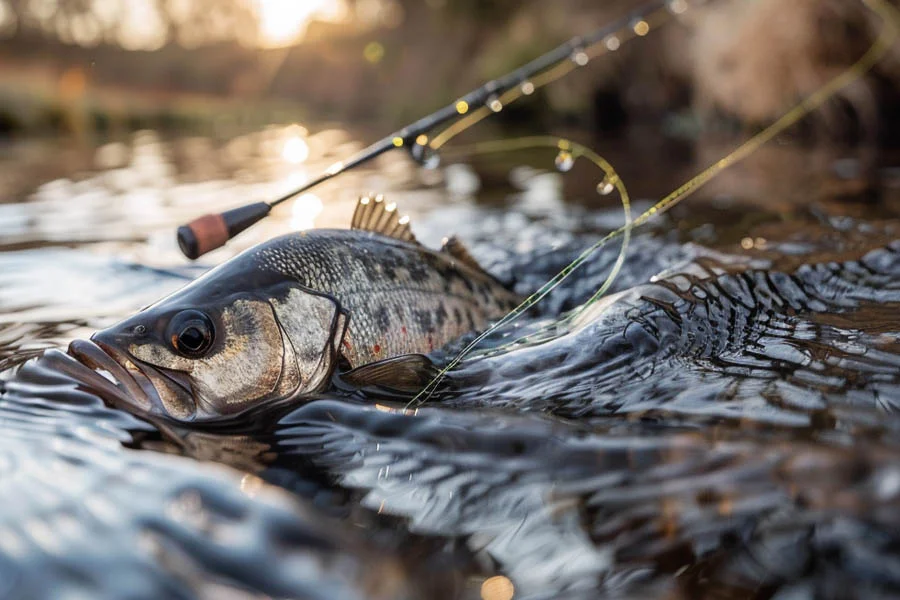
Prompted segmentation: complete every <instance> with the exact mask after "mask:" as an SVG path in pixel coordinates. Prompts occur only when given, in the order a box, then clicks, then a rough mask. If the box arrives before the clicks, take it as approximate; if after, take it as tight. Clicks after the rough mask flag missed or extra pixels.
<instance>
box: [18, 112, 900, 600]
mask: <svg viewBox="0 0 900 600" xmlns="http://www.w3.org/2000/svg"><path fill="white" fill-rule="evenodd" d="M642 144H643V142H642V141H641V140H640V139H632V140H630V141H628V142H627V143H615V144H612V143H611V144H608V145H607V146H606V147H599V148H598V150H601V151H602V152H603V153H605V154H606V155H607V156H608V157H609V158H611V159H612V162H613V164H614V165H616V166H617V167H618V168H620V169H621V175H622V178H623V180H624V181H625V183H626V185H629V187H630V189H631V191H632V195H633V196H634V197H636V198H638V199H639V200H638V201H637V202H636V204H637V207H636V210H637V211H640V210H643V209H645V208H646V207H648V206H649V203H648V202H647V201H646V200H640V198H646V197H651V196H656V197H658V196H661V195H663V194H664V193H666V192H668V191H669V190H670V189H671V188H673V187H674V186H675V185H676V184H677V183H680V181H682V180H684V179H686V178H687V177H688V176H689V175H690V174H691V173H693V172H694V171H696V170H697V168H698V167H699V166H702V165H704V164H706V163H708V162H711V160H714V159H715V157H716V156H717V153H720V152H721V151H722V150H723V149H725V148H727V144H726V143H724V142H723V143H720V142H717V141H707V143H704V144H702V145H700V146H698V147H697V148H696V149H695V150H694V152H693V154H686V155H685V154H683V153H682V154H675V153H672V152H671V148H665V147H663V148H656V149H655V150H653V149H652V148H649V147H646V146H643V145H642ZM360 147H361V144H359V143H358V142H357V141H355V139H354V137H353V136H350V135H349V134H347V133H345V132H343V131H341V130H325V131H320V132H318V133H314V134H313V135H309V136H308V135H306V132H305V131H304V130H302V129H300V128H297V127H293V128H272V129H269V130H266V131H263V132H257V133H254V134H251V135H248V136H244V137H241V138H237V139H233V140H208V139H177V140H165V139H161V138H160V137H159V136H157V135H155V134H153V133H152V132H142V133H139V134H136V135H135V136H134V137H133V138H131V139H128V140H124V141H123V142H121V143H116V144H110V145H106V146H102V147H100V148H97V149H91V150H89V151H88V150H86V149H84V148H82V149H52V150H51V149H50V148H52V147H46V146H44V147H41V146H40V144H32V145H29V146H28V148H24V147H20V146H13V147H12V148H9V149H7V151H6V152H5V154H4V157H3V159H2V162H0V173H2V177H0V186H2V188H0V189H2V193H3V194H4V198H6V199H7V200H8V201H6V202H5V203H2V204H0V232H2V233H0V371H2V374H0V385H2V386H3V387H2V389H3V395H2V400H0V429H2V438H0V439H2V440H3V442H2V453H0V494H2V495H3V499H4V502H3V505H4V506H5V507H6V508H5V509H4V510H3V511H2V514H0V572H2V573H3V574H4V575H3V577H0V582H3V585H4V586H6V587H5V588H4V589H3V592H4V593H5V594H6V595H8V596H11V597H59V595H60V594H65V595H67V596H68V597H92V598H94V597H108V598H118V597H122V596H124V595H128V594H136V595H138V596H139V597H144V596H146V597H159V596H166V597H216V598H219V597H235V598H238V597H240V598H244V597H253V598H256V597H267V596H275V597H301V598H336V597H339V598H355V597H359V598H402V597H411V598H412V597H422V598H445V597H446V598H453V597H462V598H478V597H480V596H483V597H486V598H491V599H496V598H505V597H507V596H508V590H509V589H510V586H512V587H513V589H514V597H515V598H559V597H575V598H577V597H586V598H592V597H597V596H600V597H615V598H618V597H645V596H660V595H667V596H670V597H686V598H695V597H703V596H709V597H713V596H714V597H757V596H758V597H771V596H776V597H834V596H835V594H837V595H838V596H839V595H840V593H839V592H837V590H843V589H853V590H854V591H855V593H856V594H857V595H859V596H871V597H889V596H892V595H895V594H897V593H898V592H900V566H898V565H897V564H896V552H897V548H898V543H900V533H898V532H900V529H898V525H900V523H898V517H897V515H898V514H900V512H898V511H897V504H898V502H900V468H898V466H897V464H898V463H897V458H898V457H900V453H898V452H900V448H898V424H900V420H898V419H897V417H896V414H895V413H896V407H897V405H898V403H900V386H898V383H900V318H898V316H897V315H898V314H900V313H898V308H900V284H898V282H900V244H898V242H897V238H898V236H897V226H898V221H897V220H896V214H897V213H896V208H897V206H898V204H897V197H896V189H897V186H896V182H895V181H893V180H892V176H893V175H892V173H890V172H886V173H885V180H886V185H887V187H886V193H885V195H884V198H883V199H882V201H881V202H880V203H878V204H871V203H870V204H865V203H852V202H847V201H837V200H835V199H834V197H835V194H834V193H833V190H825V191H823V190H822V189H821V188H822V186H823V182H824V183H829V182H830V183H831V184H834V183H835V182H834V181H833V180H831V179H829V178H828V177H827V175H826V174H823V171H822V160H821V156H819V155H817V154H816V153H811V152H808V151H807V150H804V149H801V148H797V147H793V146H790V145H775V146H771V147H768V148H766V149H764V150H763V151H762V152H761V153H760V154H758V155H756V156H754V157H752V158H751V159H750V160H749V161H748V162H747V163H745V164H743V165H740V166H739V167H738V168H737V169H735V170H734V171H730V172H728V173H726V174H724V176H723V177H722V178H720V179H718V180H716V181H715V182H714V183H713V184H712V185H711V186H710V187H709V188H707V189H705V190H704V191H703V193H702V194H701V195H699V196H697V197H694V198H691V199H689V200H687V201H686V203H685V204H683V205H681V206H680V207H678V208H676V209H675V210H674V211H673V212H672V213H671V214H669V215H666V216H663V217H662V218H659V219H657V220H655V221H653V222H651V223H650V224H649V225H648V226H647V227H646V228H644V229H642V230H640V231H636V232H635V237H634V239H633V240H632V244H631V247H630V250H629V253H628V254H627V256H626V259H625V262H624V266H623V269H622V271H621V273H620V275H619V277H618V278H617V279H616V280H615V283H614V285H613V287H612V288H611V289H610V292H609V294H608V295H607V296H606V297H605V298H603V299H601V300H600V301H599V302H597V303H596V304H594V305H592V306H591V307H590V308H588V309H586V310H583V311H579V310H578V307H579V306H580V305H581V304H582V303H583V302H585V301H586V300H587V299H588V298H590V297H591V295H592V294H593V292H594V291H595V290H596V289H597V288H598V287H599V286H600V284H601V283H602V282H603V280H604V278H605V277H606V276H607V274H608V272H609V269H610V268H611V266H612V264H613V263H614V261H615V260H616V257H617V254H618V249H619V246H618V242H613V243H612V244H610V245H608V246H607V247H604V248H602V249H601V250H599V251H598V252H597V254H596V255H595V256H594V257H593V258H592V259H591V260H590V261H589V262H588V263H587V264H585V265H584V266H583V267H582V268H581V269H579V271H577V272H576V274H575V275H574V276H573V277H572V278H570V279H569V280H567V281H566V282H565V283H564V284H563V285H561V286H560V287H559V288H557V289H556V290H554V291H553V292H552V293H551V294H550V295H549V296H548V297H547V298H546V299H545V301H543V302H542V303H540V304H539V305H538V306H537V307H536V309H534V310H533V311H531V312H529V314H528V315H526V316H525V317H524V318H523V319H521V320H520V321H518V322H517V323H516V324H515V325H514V326H513V327H510V328H508V329H504V330H503V331H501V332H499V333H498V334H496V335H493V336H491V337H490V338H489V339H488V340H486V341H485V343H484V344H483V345H482V346H481V347H480V348H479V350H478V351H476V352H475V353H474V354H473V356H472V357H471V358H470V359H469V360H467V361H465V362H464V363H463V364H462V365H461V366H460V367H459V368H458V369H456V370H455V371H453V372H452V373H451V374H450V376H449V378H448V381H447V382H446V385H445V386H443V387H442V388H441V389H440V390H439V391H438V392H437V393H436V394H435V395H434V396H433V397H431V398H430V399H429V401H428V402H427V403H425V404H423V405H417V406H413V407H409V408H407V407H405V406H404V405H403V404H398V403H396V402H393V401H391V400H390V399H387V398H376V397H374V396H368V397H365V396H362V395H359V394H356V395H349V396H348V395H341V394H337V393H328V394H325V395H323V396H321V397H316V398H311V399H309V400H308V401H306V402H302V403H295V404H294V405H288V406H268V407H261V408H260V409H258V410H256V411H253V412H252V413H250V414H246V415H242V416H241V417H240V418H239V419H232V420H230V421H225V422H221V423H218V424H214V425H207V426H204V427H197V426H194V427H190V426H186V425H183V424H175V423H170V422H156V421H154V422H146V421H143V420H140V419H137V418H136V417H133V416H131V415H130V414H129V413H128V411H127V405H123V404H122V403H121V402H120V401H118V399H119V398H120V394H118V392H117V391H116V390H114V389H113V388H112V384H111V383H110V382H108V381H107V380H106V379H104V378H103V377H101V376H100V375H98V374H97V373H94V372H93V371H90V370H89V369H87V368H86V367H84V366H82V365H80V364H78V363H76V362H75V361H74V360H73V359H71V358H69V357H68V356H66V355H65V354H63V353H62V352H59V351H55V350H51V351H48V352H46V353H44V351H45V349H46V348H64V347H65V345H66V344H67V343H68V341H69V340H72V339H75V338H84V337H87V336H88V335H90V333H91V332H92V331H94V330H95V329H97V328H100V327H103V326H105V325H108V324H110V323H112V322H114V321H116V320H118V319H120V318H122V317H124V316H126V315H128V314H131V313H132V312H134V311H135V310H137V309H139V308H140V307H141V306H144V305H146V304H149V303H150V302H152V301H154V300H156V299H158V298H159V297H161V296H162V295H164V294H166V293H168V292H170V291H172V290H174V289H176V288H177V287H179V286H181V285H183V284H184V282H186V281H189V280H190V279H192V278H193V277H195V276H196V275H198V274H199V273H201V272H203V271H204V270H205V268H207V267H208V266H209V265H212V264H215V263H217V262H220V261H222V260H225V259H227V258H228V257H229V256H231V255H233V254H234V253H235V252H237V251H239V250H240V249H242V248H245V247H249V246H250V245H253V244H254V243H257V242H259V241H261V240H263V239H267V238H269V237H271V236H273V235H276V234H279V233H282V232H285V231H289V230H291V229H296V228H306V227H311V226H319V227H329V226H338V227H339V226H345V224H346V223H347V221H348V220H349V215H350V214H351V212H352V207H353V204H354V202H355V200H356V196H357V195H358V194H359V193H362V192H366V191H370V190H374V191H378V192H384V193H386V194H387V195H388V196H389V198H390V199H391V200H392V201H395V202H397V203H398V204H399V206H400V208H401V210H403V211H408V212H409V214H410V215H411V217H412V222H413V226H414V230H415V231H416V233H417V236H418V237H419V239H420V240H422V241H424V242H425V243H426V244H430V245H437V243H438V242H439V240H440V239H441V238H442V237H443V236H445V235H449V234H451V233H456V234H458V235H460V237H461V238H462V239H463V240H464V241H466V242H467V244H468V245H469V246H470V247H471V249H472V251H473V253H474V254H475V255H476V257H478V258H479V259H480V260H481V261H482V263H483V264H484V265H485V266H486V267H487V268H488V269H489V270H491V271H492V272H494V273H495V274H496V275H497V276H498V277H499V278H500V279H501V280H503V281H505V282H506V283H508V284H509V285H510V286H511V287H513V288H514V289H516V290H517V291H518V292H520V293H523V294H527V293H530V292H532V291H534V290H535V289H537V288H538V287H539V286H540V285H541V284H542V283H543V282H544V281H546V280H547V279H548V278H549V277H551V276H552V275H553V274H555V273H556V272H557V271H558V270H560V269H561V268H562V267H563V266H565V265H566V264H567V263H568V262H569V261H570V260H572V259H573V258H574V257H575V256H577V255H578V253H579V252H580V251H581V250H582V249H583V248H585V247H587V246H589V245H590V244H592V243H593V242H594V241H596V240H597V239H598V238H599V237H600V236H602V235H603V234H604V233H606V232H608V231H610V230H612V229H614V228H616V227H618V226H619V225H620V224H621V222H622V214H621V208H620V207H619V206H618V205H617V199H616V194H610V195H609V196H600V195H598V193H597V190H598V184H601V183H602V182H601V181H600V179H602V174H597V173H595V172H593V171H591V170H590V169H586V168H584V167H583V165H582V164H581V163H576V164H575V165H573V167H574V168H572V169H571V170H570V171H569V170H567V171H568V172H566V173H559V172H558V171H557V169H556V166H555V165H554V155H553V153H552V152H549V153H546V155H534V156H532V155H528V154H525V155H522V154H520V155H516V156H512V157H509V158H505V159H504V160H503V161H501V162H497V161H484V160H476V161H474V162H472V163H463V164H452V165H444V166H442V168H441V169H430V170H426V169H420V168H418V167H417V166H416V165H415V164H414V163H413V162H412V160H411V159H410V158H408V157H406V156H404V155H402V153H396V154H393V153H392V154H389V155H387V156H385V157H383V158H382V159H380V162H378V163H377V164H376V165H374V167H373V168H371V169H366V170H362V171H359V172H356V173H351V174H349V175H347V176H346V177H341V178H338V179H337V180H336V181H333V182H330V183H329V184H327V185H326V186H324V187H323V188H321V189H317V190H314V193H313V194H309V195H305V196H302V197H300V198H298V199H297V200H296V201H295V202H293V203H292V204H289V205H287V206H285V207H282V208H281V209H279V211H278V212H277V214H276V215H275V216H274V218H272V219H270V220H267V221H265V222H264V224H261V225H260V226H259V227H257V228H254V229H253V230H251V231H249V232H247V233H246V234H245V235H244V236H242V237H240V238H239V239H237V240H235V242H234V244H230V245H229V246H228V247H226V248H224V249H221V250H219V251H217V252H216V253H214V254H212V255H209V256H208V257H205V258H204V259H203V261H202V264H199V265H191V264H187V263H186V262H185V261H184V260H183V259H182V258H181V256H180V254H179V253H178V251H177V248H176V246H175V243H174V236H173V230H174V227H175V226H176V225H178V224H180V223H181V222H183V221H185V220H188V219H190V218H192V217H194V216H197V215H198V214H201V213H203V212H211V211H217V210H221V209H223V208H227V207H229V206H236V205H240V204H243V203H246V202H249V201H255V200H259V199H265V198H268V197H273V196H277V195H279V194H280V193H281V192H283V191H284V190H286V189H289V188H290V187H292V186H294V185H296V184H298V183H301V182H302V181H303V180H304V179H305V178H308V177H311V176H314V175H315V174H317V173H318V172H319V171H320V170H322V169H324V168H325V167H327V166H328V165H329V164H331V163H332V162H334V160H337V159H339V158H343V157H345V156H347V155H349V154H350V153H352V152H353V151H354V150H356V149H359V148H360ZM26 150H27V151H26ZM48 152H50V154H48ZM677 156H684V158H682V159H673V157H677ZM35 157H42V158H43V159H47V158H48V157H50V158H49V160H44V161H43V163H41V162H40V161H38V160H37V159H36V158H35ZM839 183H840V182H838V184H839ZM573 310H574V311H575V312H572V311H573ZM516 340H519V341H516ZM464 343H465V340H460V341H458V342H456V343H454V344H451V347H450V348H447V349H444V350H443V351H440V352H438V353H436V355H435V358H436V359H437V360H448V359H449V358H450V357H452V356H453V354H454V350H455V349H458V348H459V347H461V346H462V345H463V344H464ZM38 355H41V357H40V358H38V359H36V360H32V361H31V362H25V361H27V360H28V359H30V358H32V357H34V356H38ZM22 363H25V364H22ZM104 400H106V402H105V403H104ZM123 409H124V410H123ZM497 577H502V578H504V579H497ZM850 586H852V588H850Z"/></svg>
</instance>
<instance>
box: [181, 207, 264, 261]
mask: <svg viewBox="0 0 900 600" xmlns="http://www.w3.org/2000/svg"><path fill="white" fill-rule="evenodd" d="M271 210H272V207H271V206H270V205H269V204H268V203H266V202H256V203H255V204H248V205H247V206H241V207H238V208H233V209H231V210H226V211H225V212H223V213H220V214H216V215H203V216H202V217H198V218H196V219H194V220H193V221H191V222H190V223H188V224H187V225H182V226H181V227H179V228H178V247H179V248H181V252H182V253H183V254H184V255H185V256H186V257H188V258H189V259H191V260H195V259H197V258H200V257H201V256H203V255H204V254H206V253H207V252H211V251H213V250H215V249H216V248H221V247H222V246H224V245H225V243H226V242H228V240H230V239H231V238H233V237H234V236H236V235H237V234H239V233H240V232H242V231H244V230H245V229H247V228H248V227H250V226H251V225H253V224H254V223H256V222H258V221H260V220H261V219H263V218H264V217H266V216H267V215H268V214H269V212H270V211H271Z"/></svg>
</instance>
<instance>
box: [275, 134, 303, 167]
mask: <svg viewBox="0 0 900 600" xmlns="http://www.w3.org/2000/svg"><path fill="white" fill-rule="evenodd" d="M281 157H282V158H283V159H284V160H286V161H287V162H289V163H291V164H292V165H299V164H300V163H302V162H304V161H305V160H306V159H307V158H309V144H307V143H306V140H304V139H303V138H302V137H300V136H298V135H297V136H291V137H289V138H288V139H287V140H285V142H284V147H283V148H282V149H281Z"/></svg>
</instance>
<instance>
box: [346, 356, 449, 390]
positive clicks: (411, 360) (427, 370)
mask: <svg viewBox="0 0 900 600" xmlns="http://www.w3.org/2000/svg"><path fill="white" fill-rule="evenodd" d="M438 373H440V370H439V369H438V368H437V367H435V366H434V364H433V363H432V362H431V361H430V360H428V357H427V356H425V355H424V354H403V355H401V356H395V357H393V358H387V359H385V360H380V361H378V362H374V363H369V364H367V365H363V366H361V367H357V368H355V369H352V370H350V371H347V372H346V373H342V374H341V379H342V380H343V381H344V382H345V383H348V384H350V385H351V386H353V387H355V388H360V389H361V388H366V387H378V388H383V389H387V390H392V391H397V392H406V393H416V392H418V391H420V390H421V389H422V388H424V387H425V386H426V385H428V384H429V383H431V380H432V379H434V378H435V377H436V376H437V375H438Z"/></svg>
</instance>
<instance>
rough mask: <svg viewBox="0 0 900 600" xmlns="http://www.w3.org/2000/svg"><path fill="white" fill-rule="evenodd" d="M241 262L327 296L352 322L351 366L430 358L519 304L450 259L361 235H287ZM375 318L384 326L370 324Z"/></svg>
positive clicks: (319, 232)
mask: <svg viewBox="0 0 900 600" xmlns="http://www.w3.org/2000/svg"><path fill="white" fill-rule="evenodd" d="M246 260H251V261H253V263H254V264H253V265H252V267H250V268H253V269H261V270H266V269H268V270H275V271H277V272H278V273H279V274H281V275H285V276H288V277H291V278H293V279H296V280H297V281H298V282H300V283H301V284H302V285H304V286H306V287H309V288H310V289H313V290H318V291H323V292H325V293H328V294H329V295H333V296H334V297H335V298H336V299H337V300H338V301H339V302H340V303H341V305H342V307H343V308H345V309H346V310H347V311H348V312H349V314H350V324H349V331H348V336H347V338H346V340H345V341H346V342H347V344H345V355H346V357H347V359H348V360H349V361H350V363H351V364H352V365H354V366H356V365H359V364H365V363H368V362H372V361H374V360H379V359H382V358H385V357H388V356H396V355H400V354H409V353H416V352H428V351H431V350H433V349H435V348H437V347H440V346H442V345H444V344H446V343H447V342H449V341H450V340H452V339H455V338H457V337H459V336H461V335H463V334H465V333H467V332H469V331H473V330H476V329H481V328H483V327H484V326H486V325H487V323H488V322H489V321H490V320H491V319H495V318H499V317H500V316H502V315H503V314H504V313H505V312H506V311H508V310H510V309H511V308H513V307H514V306H515V305H516V304H517V302H518V298H517V297H516V296H515V295H513V294H512V293H511V292H509V291H508V290H506V289H505V288H503V287H502V286H501V285H500V284H499V283H497V282H496V281H494V280H493V279H492V278H491V277H490V276H488V275H487V274H484V273H479V272H477V271H475V270H474V269H472V268H469V267H468V266H467V265H465V264H462V263H460V262H458V261H455V260H453V257H451V256H449V255H448V254H445V253H439V252H433V251H431V250H428V249H427V248H425V247H423V246H421V245H418V244H414V243H409V242H403V241H399V240H393V239H390V238H386V237H384V236H382V235H379V234H377V233H372V232H367V231H357V230H327V229H323V230H313V231H309V232H302V233H298V234H290V235H288V236H284V237H281V238H277V239H275V240H272V241H271V242H268V243H266V244H263V245H262V246H260V247H259V248H258V249H255V250H254V251H252V253H251V254H250V255H248V256H247V257H246ZM376 311H378V312H381V313H383V312H387V314H388V315H389V319H388V320H387V321H386V322H385V321H384V319H378V318H376V316H375V314H376ZM348 344H349V348H348V347H347V345H348Z"/></svg>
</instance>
